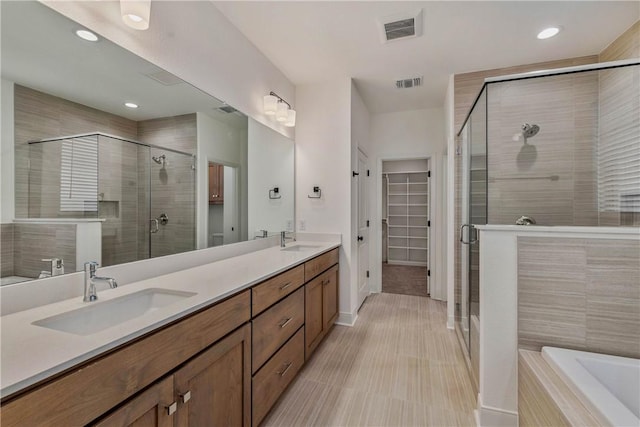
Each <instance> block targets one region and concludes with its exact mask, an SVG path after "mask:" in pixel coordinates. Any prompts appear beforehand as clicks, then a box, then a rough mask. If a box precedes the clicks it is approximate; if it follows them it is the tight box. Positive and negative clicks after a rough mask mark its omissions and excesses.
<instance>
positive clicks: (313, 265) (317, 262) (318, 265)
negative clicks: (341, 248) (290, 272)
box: [304, 248, 338, 282]
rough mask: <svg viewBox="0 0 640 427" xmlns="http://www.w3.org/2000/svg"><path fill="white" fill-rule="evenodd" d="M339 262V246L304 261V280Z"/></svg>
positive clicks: (306, 280)
mask: <svg viewBox="0 0 640 427" xmlns="http://www.w3.org/2000/svg"><path fill="white" fill-rule="evenodd" d="M337 263H338V248H335V249H333V250H331V251H329V252H327V253H324V254H322V255H320V256H319V257H316V258H314V259H312V260H311V261H307V262H305V263H304V281H305V282H308V281H309V280H311V279H313V278H314V277H316V276H317V275H318V274H320V273H322V272H323V271H325V270H326V269H327V268H329V267H331V266H332V265H334V264H337Z"/></svg>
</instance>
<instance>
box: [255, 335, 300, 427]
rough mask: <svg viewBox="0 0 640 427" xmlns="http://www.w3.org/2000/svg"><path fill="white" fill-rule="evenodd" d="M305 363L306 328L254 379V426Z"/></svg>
mask: <svg viewBox="0 0 640 427" xmlns="http://www.w3.org/2000/svg"><path fill="white" fill-rule="evenodd" d="M303 363H304V328H300V330H299V331H298V332H296V334H295V335H294V336H293V338H291V339H290V340H289V342H288V343H286V344H285V345H284V346H283V347H282V348H281V349H280V350H279V351H278V352H277V353H276V354H275V355H274V356H273V357H272V358H271V360H269V361H268V362H267V364H266V365H264V366H263V367H262V369H260V371H258V373H257V374H256V375H255V376H254V377H253V405H252V406H253V425H254V426H257V425H258V424H260V422H261V421H262V419H263V418H264V417H265V415H267V414H268V413H269V410H270V409H271V407H272V406H273V404H274V403H275V402H276V401H277V400H278V398H279V397H280V395H281V394H282V392H283V391H284V390H285V389H286V388H287V386H288V385H289V383H290V382H291V381H292V380H293V379H294V378H295V376H296V375H297V374H298V371H300V368H301V367H302V365H303Z"/></svg>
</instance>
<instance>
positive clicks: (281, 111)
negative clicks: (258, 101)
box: [263, 92, 296, 127]
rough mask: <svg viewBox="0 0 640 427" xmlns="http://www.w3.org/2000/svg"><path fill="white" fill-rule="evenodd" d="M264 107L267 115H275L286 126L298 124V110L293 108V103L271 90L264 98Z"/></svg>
mask: <svg viewBox="0 0 640 427" xmlns="http://www.w3.org/2000/svg"><path fill="white" fill-rule="evenodd" d="M263 108H264V113H265V114H266V115H267V116H275V117H276V120H277V121H279V122H281V123H283V124H284V125H285V126H287V127H294V126H295V125H296V110H294V109H293V108H291V104H289V103H288V102H287V101H285V100H284V99H282V97H281V96H279V95H278V94H276V93H275V92H269V95H266V96H265V97H264V98H263Z"/></svg>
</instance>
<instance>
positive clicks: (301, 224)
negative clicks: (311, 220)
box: [299, 219, 307, 231]
mask: <svg viewBox="0 0 640 427" xmlns="http://www.w3.org/2000/svg"><path fill="white" fill-rule="evenodd" d="M299 228H300V231H304V230H306V229H307V221H305V220H304V219H301V220H300V227H299Z"/></svg>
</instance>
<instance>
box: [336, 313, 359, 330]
mask: <svg viewBox="0 0 640 427" xmlns="http://www.w3.org/2000/svg"><path fill="white" fill-rule="evenodd" d="M356 320H358V313H345V312H343V311H341V312H340V315H339V316H338V320H337V321H336V325H342V326H353V325H355V324H356Z"/></svg>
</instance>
